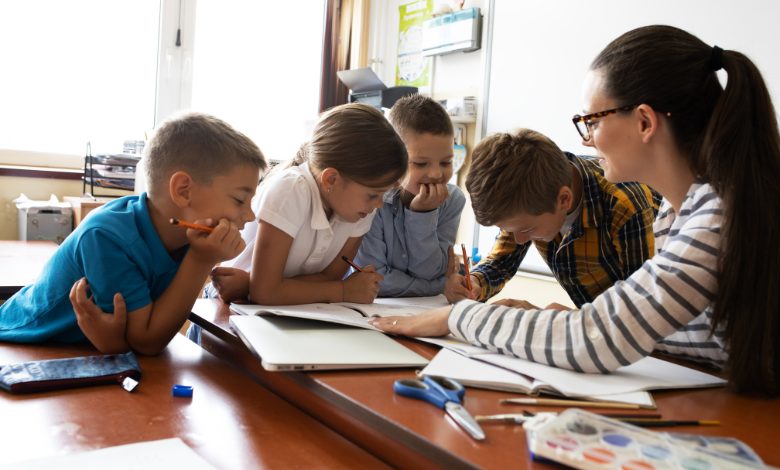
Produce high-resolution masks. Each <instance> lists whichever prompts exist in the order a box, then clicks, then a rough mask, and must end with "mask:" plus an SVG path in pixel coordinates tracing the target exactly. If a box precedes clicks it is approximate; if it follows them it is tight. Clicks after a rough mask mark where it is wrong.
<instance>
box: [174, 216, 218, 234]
mask: <svg viewBox="0 0 780 470" xmlns="http://www.w3.org/2000/svg"><path fill="white" fill-rule="evenodd" d="M168 222H170V223H171V224H172V225H180V226H182V227H184V228H191V229H194V230H200V231H201V232H206V233H211V232H212V231H213V230H214V229H213V228H211V227H207V226H205V225H200V224H193V223H192V222H187V221H186V220H179V219H173V218H171V219H170V220H169V221H168Z"/></svg>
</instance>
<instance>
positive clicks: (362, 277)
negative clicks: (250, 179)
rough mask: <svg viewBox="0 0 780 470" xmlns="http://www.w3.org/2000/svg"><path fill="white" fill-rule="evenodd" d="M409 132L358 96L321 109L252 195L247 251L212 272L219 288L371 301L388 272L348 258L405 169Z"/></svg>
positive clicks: (268, 296) (247, 295) (266, 295)
mask: <svg viewBox="0 0 780 470" xmlns="http://www.w3.org/2000/svg"><path fill="white" fill-rule="evenodd" d="M407 161H408V157H407V152H406V148H405V147H404V143H403V142H402V141H401V138H400V137H399V136H398V134H397V133H396V132H395V130H393V127H392V126H391V125H390V123H389V122H388V121H387V119H385V117H384V116H383V115H382V113H380V112H379V111H378V110H376V109H374V108H373V107H371V106H367V105H363V104H358V103H353V104H347V105H342V106H337V107H334V108H332V109H330V110H329V111H327V112H326V113H324V114H323V115H322V117H321V118H320V119H319V121H318V122H317V125H316V126H315V129H314V134H313V136H312V139H311V141H309V142H307V143H306V144H304V145H303V146H302V147H301V149H300V151H299V152H298V155H297V156H296V157H295V158H294V159H293V160H292V161H290V162H289V163H288V164H287V165H286V166H285V167H284V168H280V169H278V170H274V171H273V172H272V173H271V174H270V175H269V176H268V177H267V178H266V179H265V180H264V181H263V182H262V184H261V185H260V187H259V189H258V193H257V196H256V198H255V200H254V201H253V209H254V211H255V214H256V216H257V219H256V221H255V222H254V223H251V224H247V226H246V227H245V228H244V230H243V232H242V234H243V236H244V239H245V240H246V242H247V247H246V249H245V250H244V252H243V253H242V254H241V255H239V256H238V258H236V259H235V260H234V261H233V263H232V267H219V268H216V269H215V270H214V271H213V272H212V280H213V281H212V282H213V284H214V286H215V287H216V289H217V291H218V292H219V296H220V297H221V298H222V299H223V300H225V301H227V302H231V301H236V300H239V301H241V300H243V301H246V300H249V301H251V302H254V303H258V304H265V305H285V304H304V303H313V302H341V301H349V302H358V303H371V302H373V301H374V298H375V297H376V295H377V292H378V290H379V282H380V281H381V280H382V276H381V275H380V274H378V273H376V272H375V271H374V269H373V267H371V266H364V267H363V268H362V270H361V271H356V272H355V273H353V274H352V275H350V276H349V277H347V278H346V279H344V276H345V275H346V274H347V271H348V269H349V264H347V262H345V261H344V260H343V259H342V258H343V257H347V258H348V259H350V260H351V259H352V258H353V257H354V256H355V253H357V250H358V247H359V246H360V241H361V239H362V237H363V234H365V233H366V232H367V231H368V230H369V228H370V227H371V222H372V220H373V217H374V212H375V210H376V209H377V208H378V207H380V206H382V204H383V201H382V196H383V195H384V193H385V192H386V191H388V190H389V189H391V188H392V187H394V186H395V185H396V184H397V182H398V180H399V179H400V178H401V177H402V176H403V175H404V174H405V173H406V169H407Z"/></svg>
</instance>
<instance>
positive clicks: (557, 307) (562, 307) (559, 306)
mask: <svg viewBox="0 0 780 470" xmlns="http://www.w3.org/2000/svg"><path fill="white" fill-rule="evenodd" d="M544 309H545V310H575V308H574V307H569V306H566V305H563V304H559V303H557V302H553V303H551V304H550V305H548V306H546V307H544Z"/></svg>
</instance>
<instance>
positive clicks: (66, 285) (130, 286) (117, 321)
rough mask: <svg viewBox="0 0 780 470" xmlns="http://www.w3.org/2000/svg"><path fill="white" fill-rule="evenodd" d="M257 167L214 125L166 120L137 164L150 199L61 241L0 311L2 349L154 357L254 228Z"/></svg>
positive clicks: (252, 156)
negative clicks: (59, 348)
mask: <svg viewBox="0 0 780 470" xmlns="http://www.w3.org/2000/svg"><path fill="white" fill-rule="evenodd" d="M265 167H266V163H265V159H264V157H263V154H262V153H261V152H260V149H258V148H257V146H256V145H255V144H254V143H253V142H252V141H251V140H250V139H248V138H247V137H246V136H244V135H243V134H241V133H239V132H237V131H235V130H234V129H233V128H232V127H230V126H229V125H227V124H226V123H224V122H223V121H221V120H219V119H216V118H214V117H211V116H207V115H203V114H195V113H192V114H186V115H182V116H179V117H176V118H173V119H170V120H168V121H166V122H165V123H163V124H162V125H161V126H160V127H159V129H158V130H157V131H156V133H155V135H154V138H153V139H152V140H151V142H150V145H149V149H148V153H147V156H146V166H145V169H146V176H147V178H148V187H149V190H148V192H147V193H143V194H141V195H139V196H127V197H123V198H120V199H117V200H115V201H112V202H110V203H108V204H106V205H104V206H103V207H101V208H100V209H99V210H96V211H94V212H93V213H91V214H90V216H89V217H87V218H86V219H85V220H84V222H82V223H81V224H80V225H79V226H78V228H76V230H75V231H74V232H73V233H71V234H70V236H68V238H67V239H65V241H64V242H63V243H62V245H61V246H60V247H59V248H58V249H57V251H56V252H55V254H54V255H53V257H52V259H51V260H49V262H48V263H47V264H46V266H45V267H44V270H43V273H42V274H41V276H40V278H39V279H38V280H37V281H36V282H35V283H34V284H32V285H29V286H26V287H24V288H23V289H22V290H20V291H19V292H17V293H16V294H15V295H14V296H13V297H11V298H10V299H8V301H6V302H5V303H4V304H3V305H0V341H11V342H18V343H38V342H44V341H59V342H77V341H83V340H84V339H87V340H89V341H91V342H92V344H93V345H94V346H95V347H96V348H97V349H98V350H100V351H101V352H104V353H118V352H126V351H128V350H134V351H136V352H139V353H143V354H157V353H159V352H160V351H162V350H163V349H165V346H166V345H167V344H168V342H169V341H170V340H171V338H173V335H175V334H176V333H177V332H178V331H179V329H180V328H181V326H182V324H183V323H184V321H185V320H186V319H187V316H188V315H189V312H190V310H191V308H192V305H193V303H194V302H195V299H196V298H197V297H198V295H199V293H200V290H201V287H202V286H203V284H204V282H205V281H206V278H207V277H208V275H209V272H210V271H211V269H212V268H213V267H214V265H215V264H217V263H218V262H220V261H224V260H227V259H231V258H233V257H235V256H236V255H238V254H239V253H240V252H241V250H242V249H243V248H244V242H243V240H242V239H241V234H240V232H239V230H240V229H241V228H242V227H243V226H244V224H245V223H246V222H248V221H250V220H253V219H254V214H253V213H252V210H251V207H250V201H251V199H252V196H253V195H254V192H255V188H256V187H257V182H258V179H259V175H260V171H261V170H263V169H265ZM172 218H176V219H182V220H189V221H195V222H197V223H200V224H202V225H207V226H209V227H211V232H210V233H206V232H204V231H199V230H193V229H184V228H182V227H181V226H177V225H172V224H171V223H170V220H171V219H172ZM106 312H110V313H106Z"/></svg>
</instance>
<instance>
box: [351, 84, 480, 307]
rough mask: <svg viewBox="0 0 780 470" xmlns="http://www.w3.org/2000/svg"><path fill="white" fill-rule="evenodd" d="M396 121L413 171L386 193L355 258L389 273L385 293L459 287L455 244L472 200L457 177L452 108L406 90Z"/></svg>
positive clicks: (427, 292) (410, 294) (392, 112)
mask: <svg viewBox="0 0 780 470" xmlns="http://www.w3.org/2000/svg"><path fill="white" fill-rule="evenodd" d="M390 122H391V123H392V124H393V128H394V129H395V130H396V132H397V133H398V135H400V136H401V139H402V140H403V141H404V145H405V146H406V150H407V152H408V153H409V171H408V172H407V173H406V175H405V177H404V178H403V179H402V180H401V182H400V185H399V188H397V189H396V190H393V191H389V192H387V193H386V194H385V196H384V205H383V206H382V207H380V208H379V209H378V210H377V213H376V216H375V217H374V222H373V224H372V225H371V229H370V230H369V232H368V233H367V234H365V235H364V236H363V241H362V244H361V245H360V249H359V250H358V254H357V256H356V257H355V260H356V262H357V263H358V264H361V265H372V266H375V267H376V272H378V273H380V274H382V275H383V276H384V279H383V280H382V282H381V283H380V284H379V296H380V297H419V296H430V295H439V294H444V295H445V296H447V298H448V299H450V297H453V296H455V295H457V294H456V292H454V291H453V292H449V291H448V289H447V288H448V287H450V286H453V285H454V286H457V283H448V282H447V280H448V279H449V278H450V275H451V274H452V273H454V272H457V269H458V267H459V266H458V263H457V261H456V259H455V256H454V255H453V254H452V244H453V243H455V234H456V232H457V231H458V224H459V223H460V214H461V212H462V211H463V206H464V205H465V203H466V197H465V196H464V195H463V191H461V190H460V188H458V187H457V186H455V185H454V184H447V182H448V181H449V180H450V178H451V177H452V171H453V168H452V160H453V144H454V131H453V127H452V121H451V120H450V116H449V115H448V114H447V111H445V109H444V108H443V107H442V106H441V105H440V104H439V103H437V102H436V101H434V100H432V99H431V98H428V97H426V96H423V95H419V94H415V95H411V96H405V97H403V98H401V99H400V100H398V101H396V103H395V104H394V105H393V107H392V109H391V110H390Z"/></svg>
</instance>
